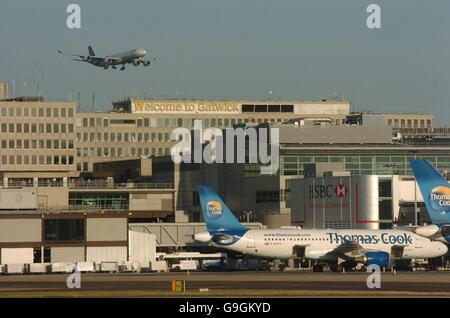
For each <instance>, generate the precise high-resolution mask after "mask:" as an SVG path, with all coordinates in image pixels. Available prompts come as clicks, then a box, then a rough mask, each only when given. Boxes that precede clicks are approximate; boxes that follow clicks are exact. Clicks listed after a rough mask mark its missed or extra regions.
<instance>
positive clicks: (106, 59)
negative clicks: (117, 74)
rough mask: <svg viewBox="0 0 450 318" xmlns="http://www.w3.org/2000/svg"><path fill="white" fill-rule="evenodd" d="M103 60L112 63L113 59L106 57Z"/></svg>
mask: <svg viewBox="0 0 450 318" xmlns="http://www.w3.org/2000/svg"><path fill="white" fill-rule="evenodd" d="M103 61H104V62H105V64H110V63H111V62H112V59H109V58H105V59H103Z"/></svg>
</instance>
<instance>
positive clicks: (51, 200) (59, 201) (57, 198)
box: [37, 187, 69, 209]
mask: <svg viewBox="0 0 450 318" xmlns="http://www.w3.org/2000/svg"><path fill="white" fill-rule="evenodd" d="M37 195H38V202H39V208H41V209H67V208H68V206H69V188H67V187H38V188H37Z"/></svg>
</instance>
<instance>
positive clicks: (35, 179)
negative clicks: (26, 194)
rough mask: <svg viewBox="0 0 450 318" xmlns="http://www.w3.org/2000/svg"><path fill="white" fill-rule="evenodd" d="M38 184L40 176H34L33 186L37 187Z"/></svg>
mask: <svg viewBox="0 0 450 318" xmlns="http://www.w3.org/2000/svg"><path fill="white" fill-rule="evenodd" d="M38 184H39V182H38V178H33V187H35V188H37V186H38Z"/></svg>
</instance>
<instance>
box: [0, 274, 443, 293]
mask: <svg viewBox="0 0 450 318" xmlns="http://www.w3.org/2000/svg"><path fill="white" fill-rule="evenodd" d="M368 276H369V274H368V273H345V274H343V273H309V272H306V273H305V272H303V273H292V272H290V273H283V272H279V273H278V272H277V273H270V272H218V273H205V272H191V273H190V274H189V275H188V274H187V273H146V274H144V273H140V274H136V273H126V274H124V273H115V274H97V273H82V274H81V289H79V290H76V292H79V293H81V294H82V293H83V292H85V295H88V296H89V295H93V296H96V295H100V296H101V295H103V296H107V297H108V296H133V295H137V296H139V295H140V296H146V295H150V296H152V295H153V296H155V295H158V293H162V295H163V294H164V293H170V287H171V282H172V280H185V281H186V292H198V291H199V289H200V288H202V289H204V288H207V289H209V291H210V292H214V291H221V292H222V293H223V295H230V296H232V295H233V294H236V295H240V293H241V292H242V295H245V294H246V293H247V294H255V293H258V294H259V295H267V296H271V295H293V296H295V295H308V292H311V295H314V294H315V295H317V293H319V294H320V292H323V293H325V294H327V293H334V295H348V294H352V293H353V292H355V293H358V292H368V291H370V292H372V293H377V292H384V293H386V292H388V293H389V292H392V293H393V294H395V293H399V294H402V293H404V294H407V295H414V294H417V295H433V294H435V295H441V296H450V273H449V272H414V273H412V272H398V273H397V274H395V275H394V274H393V273H383V274H382V275H381V288H380V289H377V290H373V289H372V290H370V289H368V287H367V284H366V281H367V278H368ZM67 278H68V274H67V275H66V274H47V275H11V276H0V296H2V297H8V296H12V297H21V296H27V295H30V296H33V295H39V293H41V294H42V295H53V296H55V295H61V296H65V295H66V293H69V292H74V291H75V290H70V289H68V288H67V286H66V280H67ZM244 291H246V292H244ZM252 291H253V293H252ZM105 292H106V293H105ZM67 295H69V294H67ZM205 296H206V295H205Z"/></svg>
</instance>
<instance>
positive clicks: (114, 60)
mask: <svg viewBox="0 0 450 318" xmlns="http://www.w3.org/2000/svg"><path fill="white" fill-rule="evenodd" d="M88 51H89V54H87V55H78V54H72V53H64V52H63V51H61V50H58V53H60V54H64V55H71V56H76V57H78V59H72V60H74V61H78V62H86V63H89V64H92V65H95V66H98V67H103V68H104V69H105V70H106V69H108V68H109V67H110V66H111V67H112V68H113V69H116V68H117V65H122V67H121V68H120V70H121V71H123V70H125V64H133V65H134V66H138V65H139V64H142V65H144V66H149V65H150V61H149V60H146V59H144V56H145V55H146V54H147V51H146V50H145V49H134V50H131V51H126V52H122V53H117V54H112V55H107V56H97V55H95V53H94V50H93V49H92V46H89V47H88ZM153 60H154V59H153Z"/></svg>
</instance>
